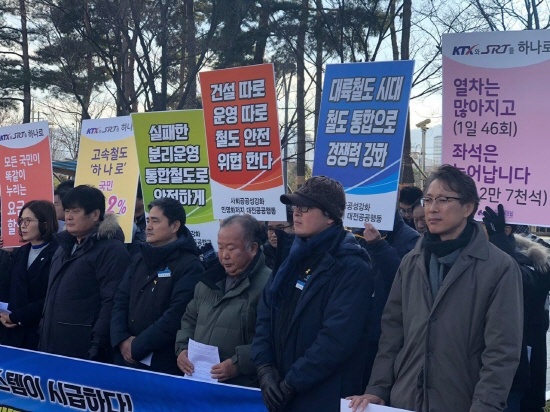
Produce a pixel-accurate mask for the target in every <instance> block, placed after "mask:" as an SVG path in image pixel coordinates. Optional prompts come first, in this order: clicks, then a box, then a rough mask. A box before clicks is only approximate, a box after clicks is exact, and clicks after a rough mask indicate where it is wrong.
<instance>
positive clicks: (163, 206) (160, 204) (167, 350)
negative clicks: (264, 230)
mask: <svg viewBox="0 0 550 412" xmlns="http://www.w3.org/2000/svg"><path fill="white" fill-rule="evenodd" d="M185 220H186V216H185V211H184V210H183V207H182V205H181V204H180V203H179V202H178V201H177V200H174V199H169V198H162V199H157V200H154V201H153V202H151V203H150V204H149V216H148V217H147V226H146V228H145V233H146V234H147V243H144V244H142V245H141V246H140V250H141V253H140V254H138V255H137V256H136V257H135V258H134V260H133V262H132V264H131V265H130V267H129V268H128V270H127V271H126V273H125V275H124V278H123V280H122V282H121V283H120V285H119V287H118V291H117V293H116V295H115V303H114V306H113V314H112V318H111V343H112V345H113V348H114V350H115V361H116V363H117V364H119V365H123V366H132V367H136V368H140V369H148V370H153V371H156V372H163V373H170V374H179V369H178V367H177V364H176V356H175V354H174V339H175V337H176V332H177V331H178V328H179V325H180V319H181V317H182V315H183V313H184V311H185V307H186V306H187V304H188V303H189V301H190V300H191V298H192V297H193V290H194V288H195V285H196V283H197V282H198V280H199V276H200V275H201V274H202V273H203V272H204V266H203V265H202V263H201V261H200V259H199V253H198V248H197V244H196V243H195V240H194V239H193V236H192V235H191V232H189V229H187V227H186V226H185ZM149 355H152V357H151V358H149ZM144 359H146V360H145V361H144ZM140 361H141V362H140Z"/></svg>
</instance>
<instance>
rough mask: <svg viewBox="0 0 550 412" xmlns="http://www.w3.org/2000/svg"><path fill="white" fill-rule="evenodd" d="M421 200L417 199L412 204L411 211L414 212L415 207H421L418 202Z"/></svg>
mask: <svg viewBox="0 0 550 412" xmlns="http://www.w3.org/2000/svg"><path fill="white" fill-rule="evenodd" d="M421 199H422V198H418V199H416V200H415V201H414V203H413V204H412V206H411V210H413V211H414V209H416V208H417V207H421V206H422V203H421V202H420V200H421Z"/></svg>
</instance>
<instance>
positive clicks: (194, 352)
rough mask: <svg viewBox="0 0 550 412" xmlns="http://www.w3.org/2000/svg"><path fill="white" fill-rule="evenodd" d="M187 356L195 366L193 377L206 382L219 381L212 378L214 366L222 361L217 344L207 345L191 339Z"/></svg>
mask: <svg viewBox="0 0 550 412" xmlns="http://www.w3.org/2000/svg"><path fill="white" fill-rule="evenodd" d="M187 356H188V357H189V360H190V361H191V363H192V364H193V366H194V367H195V371H194V372H193V375H192V376H191V377H192V378H194V379H198V380H201V381H205V382H217V380H216V379H212V375H211V374H210V371H211V370H212V366H214V365H217V364H218V363H220V354H219V352H218V347H217V346H211V345H205V344H203V343H199V342H196V341H194V340H193V339H189V345H188V347H187Z"/></svg>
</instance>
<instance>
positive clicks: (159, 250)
mask: <svg viewBox="0 0 550 412" xmlns="http://www.w3.org/2000/svg"><path fill="white" fill-rule="evenodd" d="M139 248H140V252H141V255H142V257H143V260H144V261H145V264H146V265H147V267H148V268H149V270H156V269H159V267H160V266H162V265H164V264H166V262H167V261H169V260H172V259H174V258H176V257H177V256H178V255H180V254H182V253H190V254H192V255H195V256H198V255H199V251H198V248H197V244H196V243H195V239H193V236H192V235H191V232H190V231H189V229H187V227H185V230H184V232H183V233H182V234H181V235H180V236H179V237H178V238H177V239H176V240H175V241H174V242H171V243H168V244H166V245H164V246H159V247H153V246H151V245H149V244H148V243H142V244H140V245H139Z"/></svg>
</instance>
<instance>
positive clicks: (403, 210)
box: [399, 207, 413, 215]
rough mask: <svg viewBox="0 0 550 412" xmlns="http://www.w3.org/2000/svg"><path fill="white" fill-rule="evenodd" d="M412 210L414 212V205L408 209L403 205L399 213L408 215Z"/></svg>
mask: <svg viewBox="0 0 550 412" xmlns="http://www.w3.org/2000/svg"><path fill="white" fill-rule="evenodd" d="M412 212H413V210H412V207H409V208H408V209H403V208H401V207H400V208H399V213H401V214H402V215H407V214H410V213H412Z"/></svg>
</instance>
